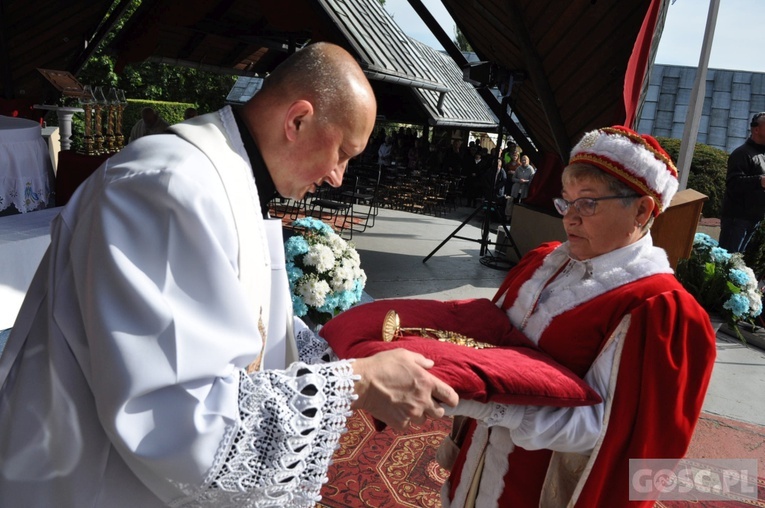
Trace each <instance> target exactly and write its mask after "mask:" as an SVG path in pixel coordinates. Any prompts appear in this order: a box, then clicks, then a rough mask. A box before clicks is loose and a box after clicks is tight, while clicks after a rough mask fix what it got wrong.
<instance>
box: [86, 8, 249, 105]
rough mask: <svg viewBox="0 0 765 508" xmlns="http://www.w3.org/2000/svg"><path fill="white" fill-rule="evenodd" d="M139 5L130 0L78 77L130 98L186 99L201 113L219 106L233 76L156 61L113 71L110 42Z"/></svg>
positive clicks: (170, 100)
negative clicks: (115, 90)
mask: <svg viewBox="0 0 765 508" xmlns="http://www.w3.org/2000/svg"><path fill="white" fill-rule="evenodd" d="M139 5H140V1H139V0H133V3H132V5H131V6H130V8H129V9H128V11H127V12H126V14H125V15H124V16H123V17H122V19H120V21H119V22H118V23H117V24H116V26H115V28H114V30H112V31H111V32H110V33H109V34H108V35H107V36H106V37H104V40H103V41H102V42H101V44H100V46H99V47H98V49H96V51H95V53H94V54H93V56H92V57H91V58H90V59H89V60H88V62H87V63H86V64H85V66H84V67H83V69H82V71H80V72H79V73H78V76H77V78H78V80H79V81H80V82H81V83H84V84H90V85H93V86H96V85H101V86H104V87H106V88H107V89H108V88H109V87H116V88H121V89H123V90H125V95H126V96H127V97H128V98H132V99H150V100H162V101H167V102H189V103H193V104H196V105H197V107H198V109H199V110H200V111H201V112H204V113H206V112H209V111H215V110H217V109H220V108H221V107H222V106H223V104H224V102H225V99H226V95H227V94H228V92H229V91H230V90H231V87H233V86H234V83H235V82H236V77H235V76H233V75H228V74H222V73H216V72H209V71H202V70H199V69H191V68H187V67H174V66H171V65H165V64H160V63H155V62H142V63H139V64H133V65H128V66H126V67H125V70H124V72H123V73H122V74H121V75H117V74H116V73H115V72H114V63H115V58H114V57H113V56H112V55H111V54H109V53H108V48H109V45H110V43H111V42H112V41H113V40H114V38H115V37H116V36H117V34H118V33H119V32H120V31H121V30H122V28H123V27H124V25H125V23H126V22H127V20H128V19H130V16H132V14H133V13H134V12H135V10H136V9H137V8H138V6H139Z"/></svg>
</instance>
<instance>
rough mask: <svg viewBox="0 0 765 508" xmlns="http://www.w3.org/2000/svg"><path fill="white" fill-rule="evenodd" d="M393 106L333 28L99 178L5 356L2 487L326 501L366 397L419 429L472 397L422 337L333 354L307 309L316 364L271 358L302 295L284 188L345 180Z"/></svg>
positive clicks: (381, 413)
mask: <svg viewBox="0 0 765 508" xmlns="http://www.w3.org/2000/svg"><path fill="white" fill-rule="evenodd" d="M375 114H376V104H375V99H374V94H373V92H372V88H371V87H370V85H369V82H368V81H367V79H366V77H365V76H364V74H363V72H362V70H361V68H360V67H359V65H358V64H357V63H356V61H355V60H354V59H353V57H352V56H351V55H350V54H348V53H347V52H346V51H345V50H343V49H341V48H340V47H338V46H334V45H331V44H325V43H318V44H314V45H311V46H308V47H306V48H304V49H302V50H300V51H298V52H297V53H295V54H293V55H292V56H290V57H289V58H288V59H287V60H285V61H284V62H283V63H282V64H281V65H280V66H279V67H278V68H277V69H276V70H274V72H273V73H271V74H270V75H269V77H268V78H266V80H265V82H264V85H263V88H262V89H261V91H260V92H259V93H258V94H257V95H255V96H254V97H253V98H252V99H251V100H250V101H249V102H248V103H247V104H246V105H245V106H244V107H243V108H242V110H241V111H233V110H232V109H231V108H229V107H226V108H223V109H222V110H220V111H217V112H214V113H210V114H207V115H202V116H199V117H197V118H193V119H191V120H188V121H186V122H183V123H179V124H177V125H175V126H173V127H172V128H171V129H170V133H168V134H161V135H156V136H147V137H145V138H142V139H139V140H138V141H136V142H134V143H131V144H130V145H128V146H126V147H125V148H124V149H123V150H122V151H120V152H119V153H117V154H115V155H114V156H112V157H111V158H110V159H109V160H108V161H107V162H105V163H104V165H103V166H102V167H101V168H100V169H99V170H98V171H97V172H96V173H95V174H94V175H93V177H92V178H89V179H88V180H87V181H86V182H85V183H84V184H83V185H82V187H81V188H80V189H79V190H78V192H77V193H76V194H75V196H74V197H73V199H72V200H71V201H70V202H69V203H68V205H67V206H66V207H65V208H64V209H63V210H62V211H61V214H60V215H59V216H58V217H57V218H56V219H55V220H54V222H53V224H52V231H51V245H50V248H49V250H48V252H47V253H46V255H45V256H44V258H43V260H42V262H41V265H40V268H39V269H38V272H37V274H36V276H35V279H34V280H33V282H32V284H31V285H30V288H29V291H28V293H27V297H26V300H25V302H24V305H23V306H22V309H21V311H20V313H19V317H18V318H17V320H16V323H15V325H14V327H13V330H12V332H11V335H10V337H9V339H8V343H7V345H6V348H5V351H4V353H3V355H2V357H0V506H9V507H10V506H24V507H27V508H29V507H31V508H35V507H40V508H42V507H51V506H56V507H63V508H79V507H84V506H88V507H92V508H96V507H99V508H100V507H103V508H107V507H108V508H123V507H124V508H128V507H130V508H134V507H142V508H155V507H157V508H158V507H166V506H195V507H224V506H225V507H229V506H250V507H260V506H290V507H313V506H314V505H315V504H316V502H317V501H318V500H319V499H320V497H319V492H320V489H321V486H322V483H323V482H324V481H326V471H327V467H328V465H329V462H330V460H331V458H332V454H333V452H334V450H335V448H336V447H337V443H338V440H339V438H340V436H341V434H342V433H343V431H344V427H345V421H346V418H347V417H348V416H349V414H350V410H351V409H366V410H369V411H370V412H371V413H372V414H373V415H374V416H375V417H376V418H378V419H379V420H381V421H383V422H386V423H387V424H389V425H391V426H392V427H394V428H395V429H398V430H405V429H406V428H407V427H408V425H409V423H410V422H412V423H421V422H423V421H424V420H425V418H426V417H433V418H439V417H441V416H443V412H444V410H443V408H441V407H440V402H439V401H442V402H444V403H446V404H447V405H451V406H454V405H456V403H457V395H456V393H455V392H454V391H453V390H452V389H451V388H450V387H449V386H447V385H445V384H444V383H443V382H441V381H440V380H438V379H437V378H435V377H434V376H433V375H432V374H430V373H429V372H428V371H427V369H428V368H430V367H431V366H432V365H433V362H432V361H430V360H427V359H425V358H424V357H422V356H421V355H418V354H414V353H411V352H409V351H405V350H402V349H397V350H394V351H390V352H387V354H386V353H383V354H379V355H375V356H372V357H368V358H362V359H358V360H355V361H334V362H328V363H322V362H318V361H316V360H317V358H316V357H317V356H320V355H321V353H322V351H323V350H322V349H320V345H317V344H316V342H315V341H317V340H318V339H317V338H316V337H315V336H313V335H312V334H311V332H310V331H308V330H307V329H305V327H304V325H302V322H300V320H295V322H294V325H295V327H296V331H297V332H298V343H299V345H300V344H304V343H306V342H310V341H313V342H312V343H310V344H308V346H307V347H304V348H301V360H303V359H306V360H311V363H308V362H307V361H306V362H303V361H298V362H295V363H293V364H291V365H288V366H287V367H286V368H285V369H283V370H263V369H262V368H261V365H262V359H263V358H262V357H263V351H264V345H265V343H266V341H267V340H273V338H274V337H279V336H280V335H281V334H282V333H283V330H280V329H276V328H277V327H276V326H274V322H275V321H276V320H274V319H270V317H271V316H272V312H271V307H272V306H274V305H278V304H279V303H280V301H279V300H278V299H277V298H275V296H274V295H275V294H282V295H283V294H284V293H283V292H281V291H279V290H283V289H284V288H283V287H282V288H279V287H278V282H279V281H278V280H277V279H275V278H274V280H273V281H272V276H271V273H272V270H274V269H275V268H276V267H275V263H272V259H273V256H274V255H275V254H272V253H276V252H278V251H279V250H280V249H283V245H282V244H281V242H280V241H273V240H271V241H269V240H270V238H269V235H270V234H271V233H272V231H270V226H272V225H273V224H274V222H277V223H278V224H279V225H278V226H277V227H278V229H277V230H278V231H280V230H281V229H280V222H278V221H266V220H264V218H265V217H264V216H265V215H266V213H264V210H265V209H266V208H265V203H266V202H267V201H268V199H269V198H270V196H271V195H272V194H273V193H274V192H275V191H278V192H279V194H280V195H282V196H288V197H291V198H294V199H301V198H302V197H303V195H304V194H305V193H306V192H312V191H314V190H315V189H316V187H318V186H320V185H322V184H324V183H328V184H329V185H332V186H339V185H340V184H341V182H342V178H343V174H344V173H345V169H346V165H347V163H348V160H349V159H350V158H351V157H354V156H356V155H358V154H360V153H361V152H362V151H363V150H364V147H365V145H366V143H367V140H368V139H369V135H370V133H371V132H372V127H373V126H374V121H375ZM266 223H270V224H266ZM282 252H283V251H282ZM284 283H285V284H286V281H284ZM272 286H273V287H272ZM274 288H276V290H274ZM291 322H292V321H289V323H291ZM301 325H302V326H301ZM282 326H283V327H287V326H288V324H284V323H283V322H282ZM310 352H314V353H315V354H314V355H313V357H310V356H309V355H308V353H310Z"/></svg>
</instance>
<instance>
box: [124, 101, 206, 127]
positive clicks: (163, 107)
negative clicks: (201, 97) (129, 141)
mask: <svg viewBox="0 0 765 508" xmlns="http://www.w3.org/2000/svg"><path fill="white" fill-rule="evenodd" d="M145 107H150V108H154V111H156V112H157V113H159V116H161V117H162V118H164V119H165V121H166V122H167V123H169V124H170V125H172V124H174V123H178V122H181V121H183V112H184V111H186V109H187V108H196V107H198V106H197V105H196V104H193V103H190V102H163V101H151V100H145V99H128V104H127V107H126V108H125V111H123V113H122V132H124V133H125V135H126V136H127V135H129V134H130V129H132V128H133V125H135V123H136V122H137V121H138V120H140V119H141V110H142V109H143V108H145Z"/></svg>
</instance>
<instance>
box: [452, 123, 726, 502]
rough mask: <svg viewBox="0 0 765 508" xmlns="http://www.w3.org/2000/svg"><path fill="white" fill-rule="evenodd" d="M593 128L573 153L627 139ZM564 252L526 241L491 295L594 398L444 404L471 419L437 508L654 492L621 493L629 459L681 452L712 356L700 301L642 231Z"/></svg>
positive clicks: (611, 498)
mask: <svg viewBox="0 0 765 508" xmlns="http://www.w3.org/2000/svg"><path fill="white" fill-rule="evenodd" d="M594 132H595V133H590V134H589V135H585V138H584V139H583V141H582V142H580V145H578V146H577V147H576V148H575V149H574V152H573V153H572V160H573V159H574V158H575V155H576V153H577V149H581V148H582V146H584V147H586V148H588V149H590V152H589V153H588V154H587V156H588V157H589V160H588V161H587V162H588V163H590V164H593V162H595V163H597V161H598V158H597V157H595V158H592V157H590V156H591V155H593V153H594V154H595V155H596V156H598V155H601V156H602V154H603V152H604V150H601V149H600V148H601V147H599V146H598V143H601V142H603V141H604V138H605V137H606V136H608V137H612V138H613V137H616V138H618V140H619V141H623V140H624V139H627V140H628V141H629V142H635V136H633V134H634V133H631V131H629V135H628V136H627V135H624V132H623V131H622V130H614V129H603V130H600V131H594ZM588 136H589V139H588ZM593 136H594V138H593ZM605 141H606V146H611V145H613V139H610V140H609V139H605ZM593 146H595V148H592V147H593ZM635 150H637V151H638V152H641V153H639V154H638V155H641V156H642V155H645V154H644V153H642V152H643V151H645V146H644V145H641V146H640V147H639V148H634V147H633V149H630V148H625V149H624V151H625V153H627V152H630V153H628V155H634V154H631V151H632V152H634V151H635ZM622 155H623V154H621V153H619V151H618V150H617V151H616V152H615V155H614V156H613V157H611V158H610V159H609V160H608V161H607V162H608V166H609V167H608V168H604V167H602V165H600V164H594V165H598V166H599V167H600V168H601V169H602V170H604V171H607V172H609V173H611V174H614V171H611V169H613V167H614V164H612V162H613V160H615V161H617V163H616V166H619V162H620V161H621V162H623V161H624V159H625V158H626V157H622ZM663 155H666V154H663ZM667 160H669V159H668V157H667ZM633 163H634V161H633ZM652 163H655V161H654V162H652ZM669 165H671V161H669ZM641 167H642V168H645V164H643V165H642V166H641ZM666 167H667V166H664V168H665V169H666ZM671 167H672V169H674V166H671ZM633 174H634V172H633ZM675 174H676V173H675ZM617 176H618V175H617ZM663 176H664V175H661V177H663ZM648 177H649V178H648V179H647V180H648V183H649V185H648V189H647V191H648V192H641V194H649V195H652V196H655V198H656V201H657V202H658V203H659V206H660V207H661V208H665V207H666V206H668V204H669V200H670V199H671V197H672V195H673V194H674V189H676V184H675V186H674V188H670V189H667V188H666V186H664V184H663V183H662V182H658V183H657V182H656V180H655V179H653V180H652V179H651V175H650V174H649V175H648ZM621 179H622V180H624V178H621ZM666 181H670V180H666ZM674 181H675V182H676V179H675V180H674ZM643 190H645V189H643ZM657 190H658V192H651V191H657ZM569 253H570V251H569V247H568V243H564V244H560V243H550V244H544V245H542V246H540V247H539V248H537V249H535V250H533V251H531V252H529V253H528V254H527V255H526V256H524V257H523V259H522V260H521V261H520V263H519V264H518V265H517V266H515V267H514V268H513V269H512V270H511V271H510V272H509V273H508V276H507V278H506V279H505V281H504V282H503V284H502V286H501V287H500V289H499V291H498V293H497V295H496V296H495V299H494V300H495V302H497V303H498V304H500V305H501V306H502V308H503V309H505V310H506V312H507V315H508V317H509V319H510V321H511V322H512V324H513V325H514V326H516V327H517V328H519V329H521V331H523V332H524V333H525V334H526V336H527V337H529V338H530V339H531V340H533V341H534V342H536V343H537V344H538V346H539V348H540V349H541V350H543V351H544V352H546V353H547V354H549V355H550V356H551V357H552V358H553V359H554V360H556V361H558V362H559V363H561V364H563V365H564V366H566V367H568V368H570V369H571V370H572V371H574V372H575V373H577V374H578V375H580V376H582V377H583V378H584V379H585V380H586V381H587V382H588V383H589V384H590V385H591V386H592V387H593V388H594V389H595V390H596V391H598V393H600V395H601V397H602V398H603V403H601V404H598V405H596V406H589V407H580V408H540V407H533V406H500V405H494V407H487V406H490V405H481V406H480V407H479V406H478V405H476V404H473V405H472V407H470V404H467V405H466V406H467V409H466V408H465V407H463V408H462V410H459V407H458V410H459V411H457V412H456V414H465V415H467V416H470V417H473V418H476V421H475V422H473V424H472V428H471V429H470V431H469V434H468V437H467V438H466V440H465V442H464V443H463V445H462V448H461V449H460V452H459V455H458V457H457V460H456V462H455V464H454V466H453V467H452V471H451V477H450V479H449V481H447V483H446V484H445V485H444V489H443V491H442V494H443V495H442V498H443V501H444V503H443V504H444V507H445V508H448V507H450V506H451V507H455V508H456V507H464V506H476V507H479V508H490V507H513V508H516V507H521V508H525V507H537V506H545V507H548V506H551V507H552V506H572V507H587V508H590V507H608V508H615V507H622V506H646V507H648V506H652V505H653V501H647V502H630V501H629V489H630V478H629V459H638V458H681V457H683V455H684V454H685V452H686V451H687V448H688V445H689V443H690V440H691V436H692V434H693V430H694V427H695V425H696V422H697V420H698V417H699V413H700V412H701V407H702V403H703V400H704V395H705V393H706V389H707V386H708V384H709V380H710V377H711V373H712V367H713V365H714V357H715V333H714V331H713V329H712V327H711V324H710V323H709V318H708V316H707V314H706V312H705V311H704V310H703V309H702V308H701V306H700V305H699V304H698V303H697V302H696V300H695V299H694V298H693V297H692V296H691V295H690V294H689V293H688V292H686V291H685V289H683V287H682V286H681V285H680V283H679V282H678V281H677V280H676V279H675V277H674V276H673V274H672V269H671V267H670V265H669V262H668V261H667V257H666V253H665V252H664V251H663V250H662V249H659V248H656V247H654V246H653V244H652V240H651V236H650V234H646V235H645V236H643V237H642V238H641V239H639V240H638V241H636V242H634V243H632V244H630V245H628V246H626V247H623V248H621V249H616V250H614V251H611V252H608V253H606V254H603V255H600V256H597V257H594V258H592V259H589V260H585V261H578V260H574V259H572V258H571V257H570V255H569ZM460 404H461V405H462V404H463V403H462V402H461V403H460Z"/></svg>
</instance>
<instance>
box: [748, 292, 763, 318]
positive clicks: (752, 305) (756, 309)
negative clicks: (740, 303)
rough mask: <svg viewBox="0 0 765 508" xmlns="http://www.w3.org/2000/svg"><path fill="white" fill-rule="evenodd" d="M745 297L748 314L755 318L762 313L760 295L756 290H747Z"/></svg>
mask: <svg viewBox="0 0 765 508" xmlns="http://www.w3.org/2000/svg"><path fill="white" fill-rule="evenodd" d="M746 297H747V298H748V299H749V313H750V314H751V315H752V316H757V315H759V314H760V312H762V295H761V294H760V292H759V291H757V290H754V289H752V290H748V291H747V292H746Z"/></svg>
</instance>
